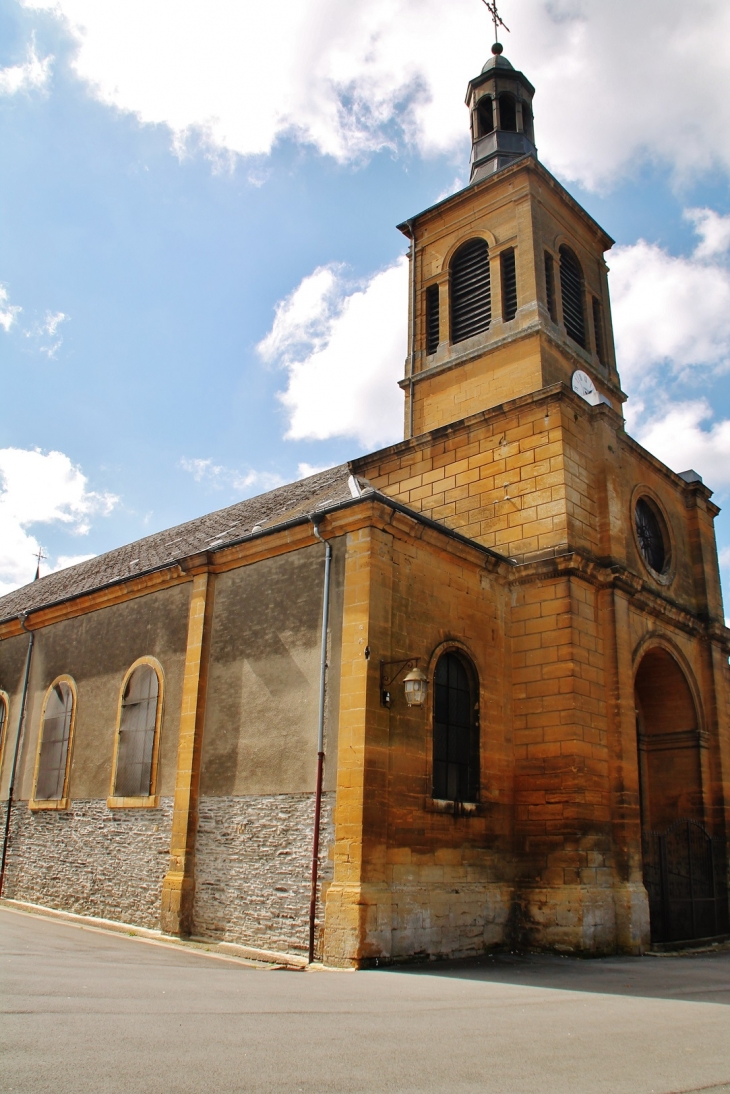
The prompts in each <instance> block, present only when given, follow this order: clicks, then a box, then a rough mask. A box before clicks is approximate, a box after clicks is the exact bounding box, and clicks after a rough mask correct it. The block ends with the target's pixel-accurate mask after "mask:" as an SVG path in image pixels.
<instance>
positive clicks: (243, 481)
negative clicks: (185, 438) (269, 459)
mask: <svg viewBox="0 0 730 1094" xmlns="http://www.w3.org/2000/svg"><path fill="white" fill-rule="evenodd" d="M180 467H181V468H182V469H183V471H187V472H188V474H190V475H192V476H193V478H194V480H195V481H196V482H200V483H205V484H206V485H208V486H211V487H212V488H213V489H214V490H234V491H235V492H236V493H238V494H241V495H242V496H243V497H246V496H248V495H250V494H252V493H254V491H255V492H256V493H262V492H264V491H266V490H273V489H274V488H275V487H277V486H281V485H282V484H283V482H284V479H283V478H282V477H281V475H277V474H275V473H273V472H270V471H237V470H235V469H234V468H231V467H224V466H223V465H222V464H216V463H214V462H213V460H212V459H210V458H209V459H188V458H187V457H183V458H182V459H181V460H180Z"/></svg>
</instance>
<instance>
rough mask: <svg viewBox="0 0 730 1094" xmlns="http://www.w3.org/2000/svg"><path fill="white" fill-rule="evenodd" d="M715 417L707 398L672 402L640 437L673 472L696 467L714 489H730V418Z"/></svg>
mask: <svg viewBox="0 0 730 1094" xmlns="http://www.w3.org/2000/svg"><path fill="white" fill-rule="evenodd" d="M712 419H713V410H712V407H711V406H710V404H709V402H708V401H707V399H695V400H692V401H688V402H675V403H669V404H667V405H666V406H665V407H664V408H662V409H661V410H659V411H658V412H656V413H654V414H653V415H652V416H651V417H650V418H649V419H648V420H647V421H645V422H643V423H642V424H641V426H640V427H639V429H638V430H637V434H638V440H639V441H640V442H641V443H642V444H643V445H644V447H645V448H648V449H649V451H650V452H653V453H654V455H655V456H658V457H659V459H660V460H663V462H664V463H665V464H667V466H668V467H671V468H672V470H673V471H687V470H688V469H689V468H693V469H694V470H695V471H698V472H699V474H700V475H702V477H703V479H704V480H705V481H706V482H707V484H708V486H710V487H711V488H712V489H713V490H723V489H727V488H728V487H730V421H729V420H727V419H724V420H721V421H715V422H713V421H712ZM707 423H709V424H707Z"/></svg>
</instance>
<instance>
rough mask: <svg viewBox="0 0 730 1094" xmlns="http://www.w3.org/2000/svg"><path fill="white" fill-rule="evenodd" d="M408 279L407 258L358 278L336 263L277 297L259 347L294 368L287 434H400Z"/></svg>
mask: <svg viewBox="0 0 730 1094" xmlns="http://www.w3.org/2000/svg"><path fill="white" fill-rule="evenodd" d="M407 282H408V263H407V260H406V259H405V258H400V259H398V261H397V262H396V263H395V264H394V265H393V266H389V267H388V268H387V269H385V270H381V271H380V272H379V273H376V274H375V275H374V276H373V277H371V278H370V279H369V280H367V281H366V282H364V283H363V284H360V285H357V286H353V285H352V284H351V283H348V281H347V279H346V278H345V275H344V271H343V268H342V267H341V266H339V265H336V264H333V265H331V266H322V267H319V268H318V269H316V270H315V271H314V272H313V273H312V274H310V275H309V276H308V277H305V278H304V279H303V281H302V282H301V283H300V284H299V285H298V287H297V288H296V289H294V291H293V292H292V293H291V294H290V295H289V296H288V297H286V299H285V300H282V301H281V302H280V303H279V305H278V307H277V309H276V317H275V319H274V323H273V326H272V328H271V330H270V331H269V333H268V334H267V335H266V337H265V338H264V339H263V340H262V341H261V342H260V343H259V346H258V350H259V353H260V354H261V356H262V357H263V358H264V360H266V361H270V362H275V363H276V364H278V365H280V366H281V367H282V368H284V369H286V371H287V373H288V384H287V388H286V391H284V392H282V393H281V395H280V399H281V401H282V403H283V404H284V406H285V408H286V410H287V413H288V415H289V429H288V431H287V434H286V436H287V438H288V439H291V440H325V439H326V438H328V437H343V436H346V437H355V438H356V439H357V440H358V441H359V442H360V444H362V445H363V446H364V447H366V448H372V447H376V446H378V445H384V444H390V443H391V442H392V441H395V440H397V439H398V438H399V437H400V436H402V432H403V395H402V392H401V391H400V390H399V388H398V380H399V379H400V378H401V377H402V375H403V359H404V357H405V353H406V322H407V312H408V305H407V301H408V296H407Z"/></svg>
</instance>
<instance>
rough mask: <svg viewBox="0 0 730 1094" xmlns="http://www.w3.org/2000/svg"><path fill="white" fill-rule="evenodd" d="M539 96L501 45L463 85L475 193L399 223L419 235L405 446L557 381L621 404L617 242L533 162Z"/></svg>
mask: <svg viewBox="0 0 730 1094" xmlns="http://www.w3.org/2000/svg"><path fill="white" fill-rule="evenodd" d="M533 95H534V88H533V87H532V84H531V83H530V82H529V80H528V79H527V78H526V77H525V76H524V75H523V74H522V73H521V72H518V71H516V70H515V69H514V68H513V67H512V65H511V64H510V62H509V61H508V60H507V59H506V58H505V57H504V56H503V55H502V47H501V45H499V44H495V45H494V46H493V48H492V56H491V57H490V59H489V61H487V63H486V64H485V66H484V68H483V69H482V72H481V73H480V75H479V76H477V77H476V78H475V79H473V80H470V81H469V85H468V88H467V95H466V103H467V106H468V108H469V111H470V117H471V133H472V154H471V181H470V184H469V185H468V186H467V187H466V188H465V189H463V190H460V191H459V192H458V193H456V194H454V195H453V196H452V197H450V198H447V199H446V200H445V201H441V202H439V204H438V205H436V206H433V207H432V208H430V209H426V210H425V212H423V213H420V214H419V215H418V216H415V217H412V218H411V219H409V220H407V221H405V222H404V223H403V224H400V225H399V228H400V230H401V231H402V232H403V233H404V234H405V235H406V236H408V238H409V239H410V240H411V249H410V259H411V298H410V327H409V330H410V340H409V354H408V359H407V363H406V376H405V378H404V379H403V380H402V381H401V386H402V387H403V388H404V390H405V393H406V406H405V435H406V437H410V436H417V435H419V434H421V433H425V432H428V431H429V430H432V429H434V428H435V427H437V426H441V425H446V424H447V423H449V422H453V421H456V420H459V419H461V418H464V417H466V416H467V415H469V414H473V413H475V412H477V411H480V410H486V409H488V408H489V407H492V406H496V405H499V404H501V403H503V402H505V401H506V400H509V399H513V398H515V397H517V396H520V395H524V394H527V393H528V392H534V391H538V390H540V389H541V388H544V387H547V386H549V385H550V384H554V383H556V382H558V381H563V382H565V383H567V384H568V385H571V384H572V385H573V386H574V387H575V389H576V390H577V387H578V386H579V385H581V384H582V385H583V387H584V388H585V393H584V395H585V396H586V397H587V398H588V400H589V401H591V400H593V401H594V402H598V401H604V402H606V403H608V404H609V405H610V406H612V407H613V408H614V409H615V410H618V411H620V409H621V405H622V402H623V400H624V395H623V394H622V392H621V388H620V382H619V377H618V373H617V371H616V364H615V359H614V353H613V338H612V331H611V315H610V305H609V297H608V284H607V279H606V274H607V267H606V264H605V262H604V258H603V255H604V252H605V251H607V250H608V249H609V248H610V247H611V246H612V244H613V240H612V239H611V238H610V237H609V236H608V235H607V234H606V232H604V230H603V229H602V228H601V227H600V226H599V225H598V224H597V223H596V222H595V221H594V220H593V218H592V217H590V216H589V215H588V213H586V211H585V210H584V209H582V208H581V206H580V205H579V204H578V203H577V202H576V201H575V200H574V199H573V198H572V197H571V196H570V194H569V193H568V192H567V191H566V190H565V189H564V188H563V187H562V186H561V185H560V183H559V182H558V181H557V179H555V178H553V176H552V175H551V174H550V173H549V171H547V170H546V169H545V168H544V167H543V166H542V164H541V163H540V162H539V160H538V159H537V150H536V146H535V135H534V128H533V112H532V99H533ZM576 373H580V374H581V375H580V376H579V377H577V379H576V380H575V382H574V379H573V378H574V376H575V374H576ZM586 378H587V379H586Z"/></svg>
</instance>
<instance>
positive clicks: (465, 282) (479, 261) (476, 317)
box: [451, 239, 492, 342]
mask: <svg viewBox="0 0 730 1094" xmlns="http://www.w3.org/2000/svg"><path fill="white" fill-rule="evenodd" d="M491 319H492V296H491V285H490V274H489V248H488V247H487V244H486V242H485V241H484V240H483V239H470V240H468V242H466V243H463V244H462V245H461V247H459V249H458V251H457V252H456V253H455V255H454V257H453V258H452V260H451V341H452V342H463V341H464V339H465V338H471V336H472V335H473V334H479V332H480V331H483V330H488V328H489V324H490V322H491Z"/></svg>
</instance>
